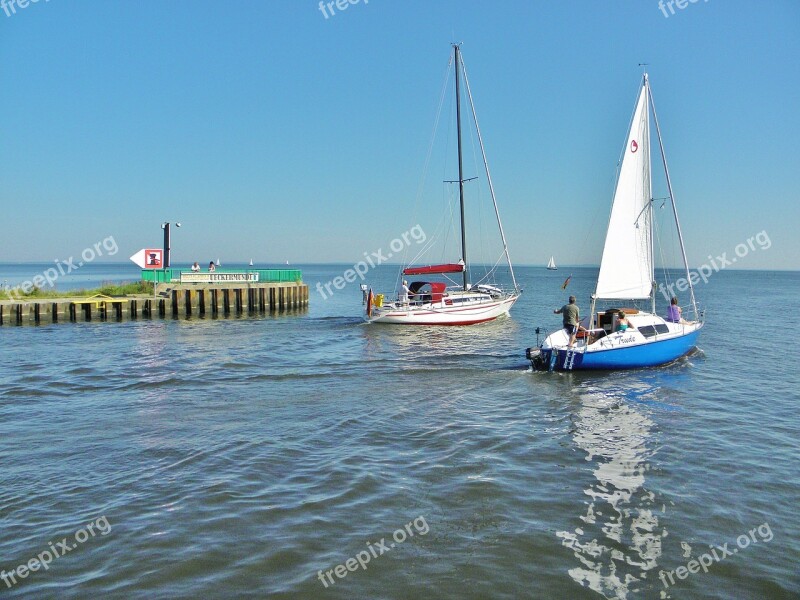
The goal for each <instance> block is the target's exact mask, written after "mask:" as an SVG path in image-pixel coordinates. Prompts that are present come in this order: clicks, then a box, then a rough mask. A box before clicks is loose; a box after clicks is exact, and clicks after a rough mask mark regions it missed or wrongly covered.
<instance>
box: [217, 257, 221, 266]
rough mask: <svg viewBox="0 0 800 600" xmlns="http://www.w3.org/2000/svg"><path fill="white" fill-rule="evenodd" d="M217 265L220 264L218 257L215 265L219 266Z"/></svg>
mask: <svg viewBox="0 0 800 600" xmlns="http://www.w3.org/2000/svg"><path fill="white" fill-rule="evenodd" d="M219 265H220V262H219V258H218V259H217V266H219Z"/></svg>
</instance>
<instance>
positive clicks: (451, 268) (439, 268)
mask: <svg viewBox="0 0 800 600" xmlns="http://www.w3.org/2000/svg"><path fill="white" fill-rule="evenodd" d="M463 271H464V265H462V264H461V263H452V264H449V265H430V266H427V267H408V268H407V269H403V275H434V274H436V273H461V272H463Z"/></svg>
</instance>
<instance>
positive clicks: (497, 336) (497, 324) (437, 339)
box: [362, 316, 520, 356]
mask: <svg viewBox="0 0 800 600" xmlns="http://www.w3.org/2000/svg"><path fill="white" fill-rule="evenodd" d="M519 327H520V326H519V323H517V322H516V321H515V320H514V319H512V318H510V317H508V316H504V317H500V318H498V319H495V320H494V321H490V322H488V323H480V324H477V325H470V326H452V327H426V326H415V325H383V324H381V325H378V324H374V323H372V324H366V323H364V324H363V325H362V331H363V334H364V337H365V339H366V341H367V348H368V350H369V351H370V352H376V351H377V352H404V351H412V352H414V353H418V352H423V353H426V354H431V355H433V356H441V354H442V353H443V352H460V353H465V354H473V353H475V352H482V351H486V350H489V351H492V350H496V349H497V348H498V347H500V346H502V345H503V344H507V343H508V341H509V340H514V339H515V336H516V335H517V333H518V331H519ZM514 349H515V352H517V353H518V348H516V347H514Z"/></svg>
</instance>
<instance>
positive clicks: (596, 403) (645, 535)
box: [557, 384, 666, 598]
mask: <svg viewBox="0 0 800 600" xmlns="http://www.w3.org/2000/svg"><path fill="white" fill-rule="evenodd" d="M601 385H602V384H601ZM640 385H641V386H642V387H641V388H639V389H631V390H627V391H625V392H622V391H620V390H616V391H611V392H609V391H608V390H603V389H599V388H596V387H595V388H593V389H588V390H580V391H579V393H578V395H579V398H578V401H579V402H580V408H579V409H578V412H577V414H576V415H575V416H574V417H573V418H574V427H573V430H572V434H573V440H574V442H575V444H576V445H577V447H578V448H580V449H581V450H583V451H584V452H585V453H586V460H587V461H588V462H590V463H591V464H592V466H593V471H592V474H593V475H594V478H595V479H594V481H592V482H591V483H590V485H589V486H588V487H587V488H586V489H585V490H584V493H585V494H586V496H588V498H589V499H588V500H587V502H586V504H587V507H586V512H585V513H584V514H581V515H579V517H578V518H579V519H580V521H581V523H580V524H577V526H576V527H575V528H574V530H573V531H560V532H558V533H557V535H558V536H559V537H560V538H561V543H562V544H563V545H564V546H566V547H568V548H570V549H572V550H573V551H574V555H575V558H576V559H577V560H578V563H579V564H578V566H576V567H573V568H572V569H569V574H570V576H571V577H572V578H573V579H574V580H575V581H576V582H578V583H579V584H581V585H582V586H584V587H588V588H590V589H592V590H594V591H595V592H598V593H600V594H602V595H603V596H605V597H606V598H627V597H628V594H629V593H631V592H636V591H638V590H639V589H641V588H642V587H649V586H648V585H647V584H646V582H645V580H646V578H647V576H648V573H650V572H651V571H653V570H654V569H655V568H656V566H657V561H658V559H659V557H660V556H661V540H662V538H663V537H665V536H666V530H664V529H663V528H660V527H659V524H658V515H659V513H662V514H663V511H664V506H663V505H657V503H656V502H657V499H656V496H655V494H654V493H653V492H652V491H650V490H648V489H647V488H646V487H645V482H646V475H647V472H648V470H649V469H650V463H649V460H650V458H651V456H652V455H653V452H654V449H653V445H654V442H653V439H652V438H653V433H652V432H653V428H654V423H653V421H651V420H650V418H649V417H648V416H647V414H645V412H644V411H643V410H642V407H641V405H640V404H639V399H640V398H642V397H647V396H650V395H651V394H652V393H653V391H654V390H652V389H651V388H648V387H646V386H645V384H640ZM650 576H651V580H652V578H653V577H654V576H655V573H653V574H651V575H650ZM651 585H652V581H651Z"/></svg>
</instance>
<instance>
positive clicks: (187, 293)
mask: <svg viewBox="0 0 800 600" xmlns="http://www.w3.org/2000/svg"><path fill="white" fill-rule="evenodd" d="M295 273H297V274H298V275H297V276H294V277H295V280H294V281H260V280H259V279H263V278H264V274H263V273H260V274H259V275H260V277H259V276H258V275H256V276H254V275H252V274H251V275H250V276H249V277H244V278H242V279H243V281H230V280H231V279H235V278H234V277H232V276H231V274H228V273H219V274H218V276H216V277H214V281H213V282H208V281H202V279H203V278H202V277H199V276H197V275H195V276H189V277H184V279H186V280H187V281H183V282H181V281H180V279H179V278H178V279H175V278H172V277H171V274H170V273H167V274H166V275H165V274H164V273H163V271H162V272H159V273H158V274H154V273H149V274H147V275H146V276H145V275H143V278H144V279H146V280H148V279H149V280H150V281H153V283H154V293H153V294H152V295H141V294H140V295H135V296H105V295H102V294H96V295H94V296H90V297H65V298H36V299H25V300H23V299H17V300H14V299H12V300H4V301H0V325H26V324H46V323H62V322H63V323H75V322H85V321H124V320H130V319H139V318H187V317H228V316H243V315H245V316H246V315H257V314H261V313H271V312H285V311H290V310H298V309H304V308H306V307H307V306H308V296H309V294H308V286H307V285H306V284H304V283H303V282H302V279H301V278H300V276H299V271H296V272H295ZM206 279H208V277H206ZM159 280H160V281H159Z"/></svg>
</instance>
